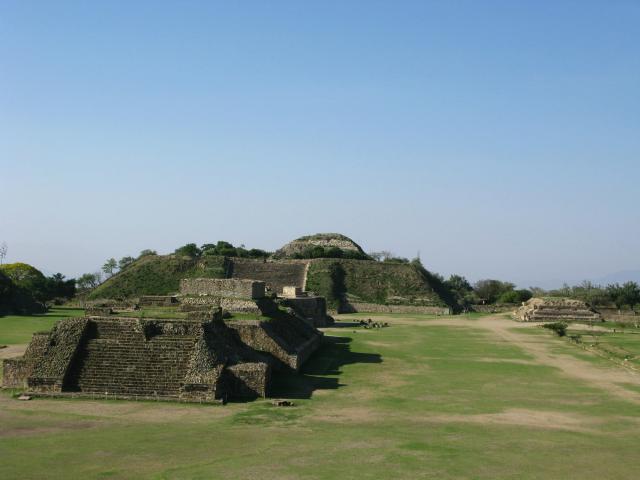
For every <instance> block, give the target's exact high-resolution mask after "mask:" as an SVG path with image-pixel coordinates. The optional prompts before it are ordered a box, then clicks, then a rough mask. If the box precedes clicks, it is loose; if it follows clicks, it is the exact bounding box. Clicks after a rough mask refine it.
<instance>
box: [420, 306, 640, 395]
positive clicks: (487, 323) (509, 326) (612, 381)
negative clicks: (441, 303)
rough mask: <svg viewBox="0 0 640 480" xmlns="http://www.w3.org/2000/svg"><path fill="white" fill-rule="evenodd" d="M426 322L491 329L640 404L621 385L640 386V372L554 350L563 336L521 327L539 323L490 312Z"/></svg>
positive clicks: (551, 362)
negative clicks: (528, 322) (526, 330)
mask: <svg viewBox="0 0 640 480" xmlns="http://www.w3.org/2000/svg"><path fill="white" fill-rule="evenodd" d="M425 325H458V326H461V325H467V326H469V327H476V328H483V329H486V330H489V331H490V332H491V333H492V334H493V335H495V336H496V337H498V338H500V339H502V340H504V341H506V342H509V343H511V344H513V345H517V346H518V347H520V348H522V349H523V350H524V351H525V352H527V353H528V354H529V355H531V356H532V357H534V359H535V361H536V363H538V364H542V365H549V366H552V367H556V368H559V369H560V370H561V371H562V373H563V374H564V375H566V376H568V377H572V378H577V379H580V380H582V381H584V382H587V383H589V384H591V385H593V386H595V387H597V388H600V389H603V390H606V391H607V392H608V393H610V394H612V395H615V396H617V397H619V398H622V399H624V400H627V401H630V402H633V403H636V404H638V405H640V392H634V391H631V390H628V389H626V388H624V387H623V386H621V385H620V384H625V383H626V384H632V385H636V386H638V387H640V375H638V374H637V373H635V372H632V371H629V370H627V369H625V368H622V367H618V366H615V365H613V364H612V365H611V366H610V367H600V366H597V365H594V364H593V363H590V362H587V361H584V360H581V359H579V358H576V357H574V356H572V355H568V354H562V353H555V352H552V347H553V346H554V345H557V343H556V342H561V340H559V339H555V338H553V337H548V336H545V335H529V334H526V333H519V332H518V331H517V330H520V329H527V328H536V325H535V324H526V323H518V322H514V321H513V320H510V319H508V318H506V317H504V316H490V317H484V318H480V319H477V320H465V319H461V320H457V319H455V318H448V319H442V320H441V319H437V320H434V321H429V322H425ZM581 352H582V350H581Z"/></svg>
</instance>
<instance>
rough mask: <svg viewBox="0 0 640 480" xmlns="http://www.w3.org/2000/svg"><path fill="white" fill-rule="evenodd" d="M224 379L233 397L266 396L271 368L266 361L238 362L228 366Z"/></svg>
mask: <svg viewBox="0 0 640 480" xmlns="http://www.w3.org/2000/svg"><path fill="white" fill-rule="evenodd" d="M226 372H227V377H226V381H227V382H228V383H227V385H228V388H229V389H230V390H231V391H232V392H233V396H234V397H240V398H254V397H266V396H267V395H268V394H269V391H268V386H269V383H270V380H271V368H270V367H269V365H267V364H266V363H262V362H257V363H239V364H237V365H233V366H231V367H229V368H228V369H227V370H226Z"/></svg>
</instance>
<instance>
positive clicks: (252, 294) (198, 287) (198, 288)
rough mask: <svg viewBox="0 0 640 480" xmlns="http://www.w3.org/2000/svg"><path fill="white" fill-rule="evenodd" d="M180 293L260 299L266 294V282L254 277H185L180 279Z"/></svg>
mask: <svg viewBox="0 0 640 480" xmlns="http://www.w3.org/2000/svg"><path fill="white" fill-rule="evenodd" d="M180 293H181V294H182V295H185V296H186V295H190V296H197V295H211V296H215V297H226V298H243V299H258V298H263V297H264V296H265V283H264V282H262V281H256V280H254V279H251V280H239V279H230V278H185V279H182V280H181V281H180Z"/></svg>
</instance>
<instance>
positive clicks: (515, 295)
mask: <svg viewBox="0 0 640 480" xmlns="http://www.w3.org/2000/svg"><path fill="white" fill-rule="evenodd" d="M531 297H533V293H531V291H530V290H509V291H507V292H504V293H502V294H501V295H500V296H499V297H498V300H496V303H522V302H526V301H527V300H529V299H530V298H531Z"/></svg>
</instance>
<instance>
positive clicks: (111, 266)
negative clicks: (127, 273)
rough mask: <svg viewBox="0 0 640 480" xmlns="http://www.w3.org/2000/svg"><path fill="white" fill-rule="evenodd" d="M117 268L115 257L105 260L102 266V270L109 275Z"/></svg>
mask: <svg viewBox="0 0 640 480" xmlns="http://www.w3.org/2000/svg"><path fill="white" fill-rule="evenodd" d="M116 268H118V262H116V259H115V258H110V259H109V260H107V261H106V262H105V264H104V265H103V266H102V271H103V272H104V273H106V274H107V275H109V276H112V275H113V271H114V270H115V269H116Z"/></svg>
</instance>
